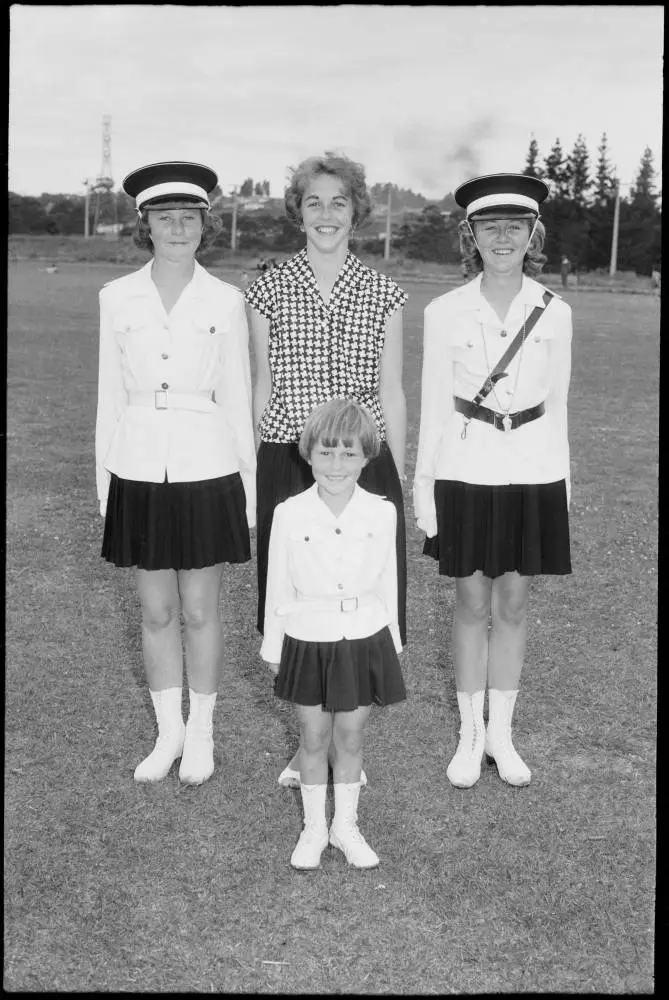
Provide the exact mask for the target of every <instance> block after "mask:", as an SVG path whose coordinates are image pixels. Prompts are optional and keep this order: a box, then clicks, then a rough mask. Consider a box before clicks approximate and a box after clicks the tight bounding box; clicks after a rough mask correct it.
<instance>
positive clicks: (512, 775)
mask: <svg viewBox="0 0 669 1000" xmlns="http://www.w3.org/2000/svg"><path fill="white" fill-rule="evenodd" d="M517 694H518V691H498V690H496V689H495V688H489V689H488V728H487V730H486V735H485V752H486V754H487V755H488V757H492V759H493V760H494V761H495V764H496V765H497V771H498V773H499V776H500V778H501V779H502V780H503V781H506V782H508V784H509V785H529V783H530V778H531V777H532V772H531V771H530V769H529V767H527V765H526V764H525V763H524V762H523V760H522V759H521V758H520V756H519V755H518V754H517V753H516V750H515V748H514V746H513V743H512V742H511V717H512V715H513V708H514V705H515V703H516V696H517Z"/></svg>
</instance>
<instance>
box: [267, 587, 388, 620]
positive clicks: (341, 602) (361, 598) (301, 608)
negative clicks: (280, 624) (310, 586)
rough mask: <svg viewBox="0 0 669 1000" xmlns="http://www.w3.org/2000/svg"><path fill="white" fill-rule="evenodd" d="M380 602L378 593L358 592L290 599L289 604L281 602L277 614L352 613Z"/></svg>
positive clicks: (281, 615)
mask: <svg viewBox="0 0 669 1000" xmlns="http://www.w3.org/2000/svg"><path fill="white" fill-rule="evenodd" d="M376 602H378V598H377V596H376V594H373V593H368V594H358V595H356V596H355V597H315V598H313V599H310V598H305V599H304V600H303V601H290V602H289V603H287V604H280V605H279V606H278V608H277V609H276V611H275V612H274V613H275V614H277V615H279V616H280V617H283V616H284V615H292V614H294V613H295V612H297V613H299V614H308V613H309V612H310V611H335V612H340V613H341V612H343V613H344V614H350V613H351V612H353V611H360V610H361V609H362V608H364V607H369V606H370V605H371V604H374V603H376Z"/></svg>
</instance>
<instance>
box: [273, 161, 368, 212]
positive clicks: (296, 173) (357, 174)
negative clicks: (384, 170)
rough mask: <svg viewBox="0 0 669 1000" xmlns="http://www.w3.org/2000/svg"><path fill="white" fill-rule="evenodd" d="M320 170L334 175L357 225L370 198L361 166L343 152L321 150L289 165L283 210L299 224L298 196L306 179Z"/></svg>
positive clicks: (300, 205) (305, 186)
mask: <svg viewBox="0 0 669 1000" xmlns="http://www.w3.org/2000/svg"><path fill="white" fill-rule="evenodd" d="M320 174H329V175H330V176H331V177H338V178H339V180H340V181H341V182H342V184H343V185H344V188H345V190H346V193H347V194H348V195H349V197H350V198H351V201H352V202H353V227H354V228H356V227H357V226H361V225H362V224H363V222H366V221H367V219H368V218H369V216H370V215H371V214H372V198H371V195H370V193H369V191H368V190H367V181H366V180H365V168H364V167H363V165H362V163H355V161H354V160H351V159H349V158H348V156H344V155H343V154H337V153H331V152H327V151H326V152H325V153H324V155H323V156H309V157H308V158H307V159H306V160H303V161H302V163H300V164H299V166H297V167H291V177H290V184H289V185H288V187H287V188H286V190H285V192H284V202H285V206H286V213H287V215H288V218H289V219H290V220H291V222H294V223H295V225H296V226H300V225H301V224H302V199H303V197H304V194H305V191H306V190H307V186H308V184H309V181H311V180H313V178H314V177H318V176H319V175H320Z"/></svg>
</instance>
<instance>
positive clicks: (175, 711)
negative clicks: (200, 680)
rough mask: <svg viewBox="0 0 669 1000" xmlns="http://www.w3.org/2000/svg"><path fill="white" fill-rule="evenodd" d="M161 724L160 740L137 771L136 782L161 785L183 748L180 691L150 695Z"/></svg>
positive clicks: (174, 690) (159, 727)
mask: <svg viewBox="0 0 669 1000" xmlns="http://www.w3.org/2000/svg"><path fill="white" fill-rule="evenodd" d="M149 693H150V695H151V700H152V701H153V708H154V710H155V713H156V720H157V722H158V739H157V740H156V745H155V747H154V748H153V750H152V752H151V753H150V754H149V756H148V757H145V758H144V760H143V761H142V762H141V764H138V765H137V767H136V768H135V781H161V780H162V779H163V778H164V777H165V776H166V774H167V773H168V771H169V769H170V768H171V767H172V764H173V763H174V761H175V760H176V759H177V758H178V757H180V756H181V753H182V750H183V745H184V733H185V727H184V720H183V716H182V715H181V688H180V687H171V688H164V689H163V690H162V691H150V692H149Z"/></svg>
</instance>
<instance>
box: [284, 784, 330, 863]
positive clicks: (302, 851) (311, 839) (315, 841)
mask: <svg viewBox="0 0 669 1000" xmlns="http://www.w3.org/2000/svg"><path fill="white" fill-rule="evenodd" d="M327 788H328V786H327V785H302V784H301V785H300V791H301V792H302V806H303V808H304V829H303V830H302V833H301V834H300V839H299V840H298V842H297V844H296V845H295V850H294V851H293V853H292V855H291V857H290V863H291V865H292V866H293V868H301V869H308V868H320V864H321V854H322V853H323V851H324V850H325V848H326V847H327V846H328V827H327V823H326V821H325V796H326V793H327Z"/></svg>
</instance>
